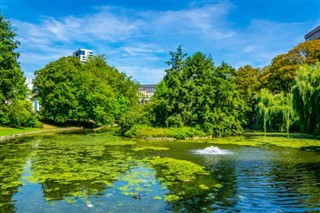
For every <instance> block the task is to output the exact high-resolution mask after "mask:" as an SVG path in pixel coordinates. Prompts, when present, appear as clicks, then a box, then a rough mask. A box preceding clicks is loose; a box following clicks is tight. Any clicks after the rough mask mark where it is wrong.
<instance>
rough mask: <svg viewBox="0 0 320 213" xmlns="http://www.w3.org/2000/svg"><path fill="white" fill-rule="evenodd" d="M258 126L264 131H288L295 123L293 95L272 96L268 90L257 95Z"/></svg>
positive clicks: (280, 94)
mask: <svg viewBox="0 0 320 213" xmlns="http://www.w3.org/2000/svg"><path fill="white" fill-rule="evenodd" d="M256 99H257V105H256V112H257V125H258V126H260V127H263V130H264V131H267V129H268V130H275V131H281V132H282V131H287V132H289V128H290V126H291V125H292V123H293V122H294V121H295V113H294V110H293V106H292V94H290V93H289V94H284V93H283V92H281V93H278V94H272V93H271V92H269V91H268V90H267V89H262V90H261V91H260V92H259V93H258V94H257V95H256Z"/></svg>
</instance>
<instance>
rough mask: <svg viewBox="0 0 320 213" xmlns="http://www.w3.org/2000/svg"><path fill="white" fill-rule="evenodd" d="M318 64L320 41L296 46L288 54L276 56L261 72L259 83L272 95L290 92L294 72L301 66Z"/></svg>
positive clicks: (319, 60)
mask: <svg viewBox="0 0 320 213" xmlns="http://www.w3.org/2000/svg"><path fill="white" fill-rule="evenodd" d="M317 62H320V40H311V41H306V42H302V43H300V44H298V45H297V46H296V47H294V48H293V49H292V50H290V51H289V52H288V53H285V54H280V55H278V56H276V57H275V58H274V59H273V60H272V63H271V65H270V66H268V67H267V68H266V70H265V71H264V72H263V74H262V77H261V81H262V82H263V85H264V87H266V88H267V89H269V90H270V91H271V92H273V93H279V92H281V91H283V92H286V93H287V92H290V91H291V87H292V86H293V81H294V78H295V73H296V70H297V69H298V68H299V67H300V66H301V65H303V64H309V65H312V64H315V63H317Z"/></svg>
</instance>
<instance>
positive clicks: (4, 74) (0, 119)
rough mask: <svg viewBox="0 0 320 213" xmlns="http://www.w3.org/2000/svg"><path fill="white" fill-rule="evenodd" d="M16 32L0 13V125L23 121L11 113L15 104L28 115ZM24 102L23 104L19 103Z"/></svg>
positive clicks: (25, 88)
mask: <svg viewBox="0 0 320 213" xmlns="http://www.w3.org/2000/svg"><path fill="white" fill-rule="evenodd" d="M15 36H16V33H15V32H14V30H13V29H12V27H11V24H10V22H9V21H8V20H6V19H5V18H4V17H3V16H2V15H0V125H14V126H19V125H20V124H23V123H24V118H25V116H22V117H23V120H19V119H20V118H21V119H22V117H20V116H17V117H15V116H14V115H17V114H12V113H11V112H12V110H17V109H16V107H15V105H19V106H20V107H22V108H20V109H19V110H21V111H28V113H26V114H25V115H27V114H28V115H30V116H31V113H30V111H29V110H30V103H29V106H28V104H27V102H26V101H25V100H26V97H27V86H26V84H25V77H24V76H23V72H22V71H21V69H20V64H19V62H18V57H19V53H18V52H16V51H15V50H16V49H17V48H18V46H19V42H18V41H16V40H15ZM21 102H24V104H20V103H21Z"/></svg>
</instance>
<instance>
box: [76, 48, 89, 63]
mask: <svg viewBox="0 0 320 213" xmlns="http://www.w3.org/2000/svg"><path fill="white" fill-rule="evenodd" d="M73 56H76V57H78V58H79V59H80V61H81V62H82V63H85V62H86V61H87V60H88V59H89V58H90V57H92V56H93V51H92V50H87V49H83V48H80V49H78V50H76V51H75V52H74V53H73Z"/></svg>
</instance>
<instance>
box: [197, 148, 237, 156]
mask: <svg viewBox="0 0 320 213" xmlns="http://www.w3.org/2000/svg"><path fill="white" fill-rule="evenodd" d="M194 152H195V153H196V154H202V155H228V154H232V152H230V151H228V150H223V149H219V148H218V147H216V146H209V147H207V148H204V149H198V150H195V151H194Z"/></svg>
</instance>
